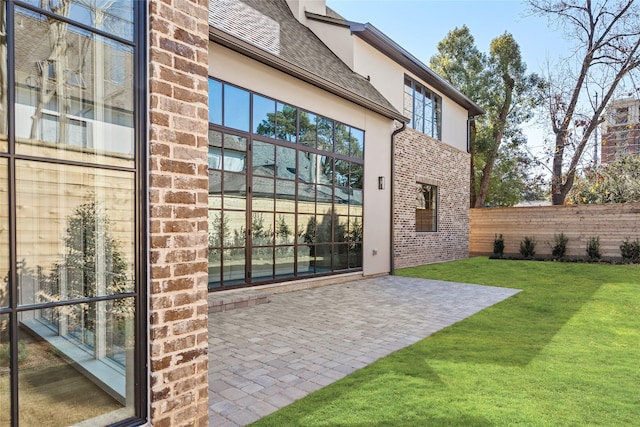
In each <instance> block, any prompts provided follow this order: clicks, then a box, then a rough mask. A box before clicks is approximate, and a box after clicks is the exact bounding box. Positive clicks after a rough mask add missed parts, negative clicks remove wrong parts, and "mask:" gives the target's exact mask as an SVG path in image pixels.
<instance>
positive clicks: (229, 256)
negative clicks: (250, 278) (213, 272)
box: [222, 249, 245, 285]
mask: <svg viewBox="0 0 640 427" xmlns="http://www.w3.org/2000/svg"><path fill="white" fill-rule="evenodd" d="M244 258H245V254H244V249H225V250H224V251H223V266H224V267H223V271H222V280H223V284H224V285H237V284H241V283H244V281H245V278H244V266H245V259H244Z"/></svg>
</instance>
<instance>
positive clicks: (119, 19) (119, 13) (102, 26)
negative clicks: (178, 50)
mask: <svg viewBox="0 0 640 427" xmlns="http://www.w3.org/2000/svg"><path fill="white" fill-rule="evenodd" d="M25 3H29V4H31V5H33V6H36V7H40V8H44V9H45V10H48V11H49V12H52V13H54V14H56V15H59V16H63V17H66V18H69V19H72V20H74V21H76V22H79V23H82V24H84V25H87V26H90V27H92V28H95V29H97V30H102V31H106V32H107V33H110V34H113V35H115V36H118V37H120V38H123V39H126V40H129V41H133V5H134V3H133V2H131V1H130V0H93V1H87V0H67V1H64V2H62V1H50V2H49V1H46V2H43V1H41V0H25Z"/></svg>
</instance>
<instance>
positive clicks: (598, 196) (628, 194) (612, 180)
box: [567, 156, 640, 204]
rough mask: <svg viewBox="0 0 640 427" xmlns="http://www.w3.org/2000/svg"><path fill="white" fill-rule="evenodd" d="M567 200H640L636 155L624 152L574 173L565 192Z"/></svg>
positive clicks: (602, 201) (639, 158) (620, 201)
mask: <svg viewBox="0 0 640 427" xmlns="http://www.w3.org/2000/svg"><path fill="white" fill-rule="evenodd" d="M567 202H568V203H571V204H590V203H626V202H640V157H639V156H625V157H622V158H621V159H619V160H617V161H615V162H613V163H611V164H609V165H605V166H601V167H600V168H597V169H596V168H590V169H587V170H585V171H584V172H583V173H582V175H578V176H577V177H576V180H575V183H574V185H573V187H572V188H571V190H570V191H569V193H568V194H567Z"/></svg>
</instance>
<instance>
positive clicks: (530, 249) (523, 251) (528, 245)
mask: <svg viewBox="0 0 640 427" xmlns="http://www.w3.org/2000/svg"><path fill="white" fill-rule="evenodd" d="M535 254H536V239H535V238H533V237H529V236H524V239H523V240H522V242H520V255H522V256H523V257H525V258H533V256H534V255H535Z"/></svg>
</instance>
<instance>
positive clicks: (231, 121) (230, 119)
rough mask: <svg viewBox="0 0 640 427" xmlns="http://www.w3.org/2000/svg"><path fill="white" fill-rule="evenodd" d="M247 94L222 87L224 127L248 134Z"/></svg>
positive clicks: (227, 86)
mask: <svg viewBox="0 0 640 427" xmlns="http://www.w3.org/2000/svg"><path fill="white" fill-rule="evenodd" d="M249 117H250V114H249V92H247V91H246V90H244V89H240V88H237V87H235V86H231V85H224V125H225V126H227V127H230V128H233V129H238V130H242V131H245V132H249Z"/></svg>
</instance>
